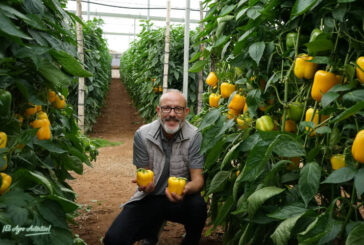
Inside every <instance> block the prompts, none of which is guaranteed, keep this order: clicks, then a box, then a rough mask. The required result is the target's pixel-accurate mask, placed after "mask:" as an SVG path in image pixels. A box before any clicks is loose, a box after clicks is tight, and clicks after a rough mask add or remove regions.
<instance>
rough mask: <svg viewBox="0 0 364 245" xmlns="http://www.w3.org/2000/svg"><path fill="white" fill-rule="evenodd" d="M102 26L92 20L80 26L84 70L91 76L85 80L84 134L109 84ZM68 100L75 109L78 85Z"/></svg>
mask: <svg viewBox="0 0 364 245" xmlns="http://www.w3.org/2000/svg"><path fill="white" fill-rule="evenodd" d="M102 24H103V21H102V20H101V19H93V20H89V21H86V22H85V23H84V25H83V26H82V32H83V38H84V52H85V57H84V58H85V68H86V69H87V70H88V71H90V72H91V73H92V74H93V76H92V77H87V78H85V132H89V131H91V130H92V127H93V125H94V124H95V122H96V119H97V117H98V115H99V114H100V111H101V108H102V106H103V105H104V100H105V97H106V94H107V92H108V91H109V85H110V82H111V55H110V53H109V49H108V47H107V43H106V41H105V39H104V38H103V37H102V34H103V32H102V29H101V25H102ZM75 75H78V74H75ZM81 75H82V74H81ZM69 100H70V103H71V104H72V105H73V107H74V108H77V104H78V84H74V85H73V86H72V88H71V89H70V96H69Z"/></svg>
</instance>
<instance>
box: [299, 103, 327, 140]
mask: <svg viewBox="0 0 364 245" xmlns="http://www.w3.org/2000/svg"><path fill="white" fill-rule="evenodd" d="M312 114H313V108H308V109H307V111H306V116H305V121H306V122H310V121H311V117H312ZM327 118H329V117H328V116H326V115H321V116H320V115H319V111H318V110H316V113H315V116H314V117H313V118H312V122H314V124H315V127H316V126H317V125H318V124H319V122H323V121H325V120H326V119H327ZM308 130H309V131H310V132H311V131H312V132H311V136H314V135H315V134H316V132H315V130H312V129H309V128H308V127H306V131H308Z"/></svg>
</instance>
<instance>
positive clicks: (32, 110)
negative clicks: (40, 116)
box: [25, 103, 38, 117]
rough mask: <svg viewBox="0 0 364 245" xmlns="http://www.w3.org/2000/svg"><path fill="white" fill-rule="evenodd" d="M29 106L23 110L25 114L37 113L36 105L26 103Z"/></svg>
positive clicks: (27, 115)
mask: <svg viewBox="0 0 364 245" xmlns="http://www.w3.org/2000/svg"><path fill="white" fill-rule="evenodd" d="M28 105H29V107H28V108H27V109H26V110H25V116H26V117H29V116H32V115H34V114H35V113H37V111H38V107H37V106H36V105H33V104H32V103H28Z"/></svg>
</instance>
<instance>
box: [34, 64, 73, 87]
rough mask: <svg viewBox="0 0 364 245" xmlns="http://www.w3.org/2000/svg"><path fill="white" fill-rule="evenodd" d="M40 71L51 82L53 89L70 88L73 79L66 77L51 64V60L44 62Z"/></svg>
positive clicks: (39, 68)
mask: <svg viewBox="0 0 364 245" xmlns="http://www.w3.org/2000/svg"><path fill="white" fill-rule="evenodd" d="M38 70H39V72H40V74H41V75H42V76H43V77H44V78H45V79H47V80H48V81H49V82H51V86H52V87H56V88H63V87H68V86H69V85H70V83H71V79H70V78H69V77H68V76H66V75H65V74H64V73H63V72H62V71H61V70H60V69H59V68H58V67H57V66H56V65H55V64H53V63H51V62H49V60H42V61H41V63H40V65H39V67H38Z"/></svg>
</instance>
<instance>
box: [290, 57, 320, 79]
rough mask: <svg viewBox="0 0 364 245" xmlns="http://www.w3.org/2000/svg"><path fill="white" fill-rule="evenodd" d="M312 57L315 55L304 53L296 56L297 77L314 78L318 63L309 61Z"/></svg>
mask: <svg viewBox="0 0 364 245" xmlns="http://www.w3.org/2000/svg"><path fill="white" fill-rule="evenodd" d="M312 59H313V57H312V56H308V55H307V54H303V55H301V56H299V57H297V58H296V61H295V65H294V70H293V72H294V74H295V75H296V77H297V78H299V79H302V78H305V79H311V78H313V75H314V74H315V71H316V69H317V64H316V63H313V62H309V61H307V60H312Z"/></svg>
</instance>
